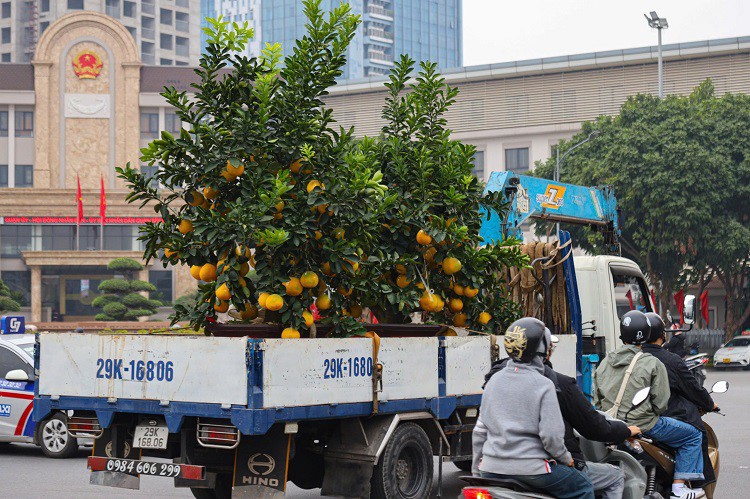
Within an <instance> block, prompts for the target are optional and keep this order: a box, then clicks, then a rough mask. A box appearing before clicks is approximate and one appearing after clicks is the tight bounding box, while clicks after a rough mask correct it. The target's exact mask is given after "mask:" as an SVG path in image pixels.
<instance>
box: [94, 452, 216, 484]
mask: <svg viewBox="0 0 750 499" xmlns="http://www.w3.org/2000/svg"><path fill="white" fill-rule="evenodd" d="M88 465H89V469H90V470H91V471H114V472H119V473H129V474H139V475H153V476H163V477H166V478H184V479H185V480H204V479H205V478H206V468H205V467H203V466H196V465H192V464H173V463H156V462H152V461H138V460H135V459H118V458H116V457H99V456H89V459H88Z"/></svg>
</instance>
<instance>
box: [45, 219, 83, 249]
mask: <svg viewBox="0 0 750 499" xmlns="http://www.w3.org/2000/svg"><path fill="white" fill-rule="evenodd" d="M75 243H76V226H75V225H42V250H43V251H73V250H74V249H75Z"/></svg>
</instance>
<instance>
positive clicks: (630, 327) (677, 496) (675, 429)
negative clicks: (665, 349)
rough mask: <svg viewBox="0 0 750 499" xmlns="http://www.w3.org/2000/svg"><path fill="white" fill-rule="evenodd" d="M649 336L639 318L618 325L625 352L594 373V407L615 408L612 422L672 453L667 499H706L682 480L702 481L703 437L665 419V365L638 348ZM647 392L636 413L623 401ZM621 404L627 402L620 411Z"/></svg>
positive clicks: (631, 316)
mask: <svg viewBox="0 0 750 499" xmlns="http://www.w3.org/2000/svg"><path fill="white" fill-rule="evenodd" d="M650 334H651V324H650V323H649V320H648V317H646V314H644V313H643V312H640V311H638V310H631V311H630V312H627V313H626V314H624V315H623V316H622V319H621V320H620V339H621V340H622V342H623V346H621V347H620V348H618V349H617V350H615V351H613V352H611V353H609V354H608V355H607V356H606V357H605V358H604V360H603V361H602V363H601V364H600V365H599V367H598V368H597V370H596V372H595V373H594V384H595V390H594V402H595V404H596V406H597V407H599V408H601V409H602V410H605V411H609V410H613V409H614V408H615V407H617V410H616V415H615V416H616V417H617V418H619V419H625V416H626V415H629V418H628V421H629V422H632V423H634V424H636V425H638V427H639V428H641V429H642V430H643V434H644V435H646V436H647V437H650V438H653V439H654V440H658V441H660V442H663V443H665V444H667V445H669V446H670V447H673V448H675V450H676V453H675V467H674V481H673V483H672V495H671V499H698V498H700V497H705V493H704V492H703V490H701V489H692V488H689V487H687V486H686V485H685V481H686V480H703V478H704V476H703V455H702V453H701V432H700V431H699V430H698V429H697V428H695V427H693V426H691V425H689V424H687V423H684V422H682V421H678V420H676V419H674V418H669V417H664V416H661V414H663V413H664V411H666V410H667V405H668V402H669V395H670V392H669V377H668V374H667V368H666V367H664V364H662V363H661V362H659V360H658V359H657V358H656V357H654V356H653V355H651V354H648V353H644V352H643V351H642V350H641V345H642V344H643V343H645V342H646V340H648V338H649V336H650ZM646 387H650V388H651V391H650V393H649V397H648V398H647V399H646V400H645V401H644V402H643V403H642V404H640V405H639V406H638V407H629V406H630V404H629V403H628V402H626V401H630V400H633V396H634V395H635V394H636V393H637V392H638V391H639V390H641V389H643V388H646ZM621 402H625V403H624V404H622V405H620V403H621Z"/></svg>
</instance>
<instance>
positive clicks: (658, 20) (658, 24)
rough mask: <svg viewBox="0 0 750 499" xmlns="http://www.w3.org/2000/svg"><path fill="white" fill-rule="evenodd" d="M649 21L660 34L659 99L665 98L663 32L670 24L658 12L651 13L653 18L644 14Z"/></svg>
mask: <svg viewBox="0 0 750 499" xmlns="http://www.w3.org/2000/svg"><path fill="white" fill-rule="evenodd" d="M643 16H644V17H645V18H646V21H648V25H649V26H650V27H652V28H656V31H657V32H658V33H659V98H660V99H663V98H664V79H663V75H662V61H661V30H663V29H667V28H669V23H667V19H666V18H665V17H659V16H658V14H657V13H656V12H654V11H653V10H652V11H651V17H648V16H647V15H646V14H643Z"/></svg>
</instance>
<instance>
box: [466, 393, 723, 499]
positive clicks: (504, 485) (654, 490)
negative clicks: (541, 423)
mask: <svg viewBox="0 0 750 499" xmlns="http://www.w3.org/2000/svg"><path fill="white" fill-rule="evenodd" d="M728 389H729V382H727V381H717V382H716V383H714V385H713V387H712V388H711V393H725V392H726V391H727V390H728ZM650 392H651V388H650V387H646V388H643V389H642V390H640V391H638V393H636V394H635V396H634V397H633V400H632V406H631V408H630V409H629V410H628V412H627V413H626V415H625V418H623V419H625V420H627V415H628V414H629V413H630V411H632V410H633V409H635V408H636V407H638V406H639V405H640V404H642V403H643V402H644V401H645V400H646V399H647V398H648V395H649V393H650ZM714 412H718V413H719V414H721V413H720V412H719V410H718V409H717V410H716V411H714ZM704 425H705V426H706V431H707V433H708V454H709V458H710V460H711V465H712V466H713V468H714V471H715V473H716V478H717V480H718V478H719V441H718V439H717V438H716V433H714V431H713V429H712V428H711V426H710V425H709V424H708V423H706V422H705V421H704ZM580 442H581V450H582V451H583V454H584V457H585V458H586V461H590V462H598V463H610V464H614V465H615V466H618V467H620V468H621V469H622V471H623V473H624V475H625V490H624V492H623V496H622V497H623V499H641V498H650V499H661V498H663V497H669V495H670V489H671V487H672V477H673V474H674V462H675V458H674V449H671V448H669V447H667V446H665V445H663V444H660V443H659V442H655V441H653V440H651V439H649V438H646V437H644V436H643V435H641V436H639V437H637V438H632V439H628V440H626V441H625V443H623V444H622V445H621V446H615V445H608V444H605V443H602V442H594V441H591V440H587V439H585V438H581V439H580ZM462 480H464V481H465V482H467V483H468V484H469V487H465V488H464V489H463V490H462V492H461V495H460V496H459V499H522V498H526V499H528V498H533V499H550V498H552V497H553V496H551V495H548V494H545V493H544V492H542V491H539V490H535V489H534V488H533V487H529V486H528V485H526V484H525V483H523V482H520V481H518V480H513V479H501V480H498V479H490V478H480V477H462ZM715 487H716V483H712V484H710V485H708V486H706V487H705V488H704V491H705V493H706V497H707V498H708V499H712V498H713V494H714V489H715Z"/></svg>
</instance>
